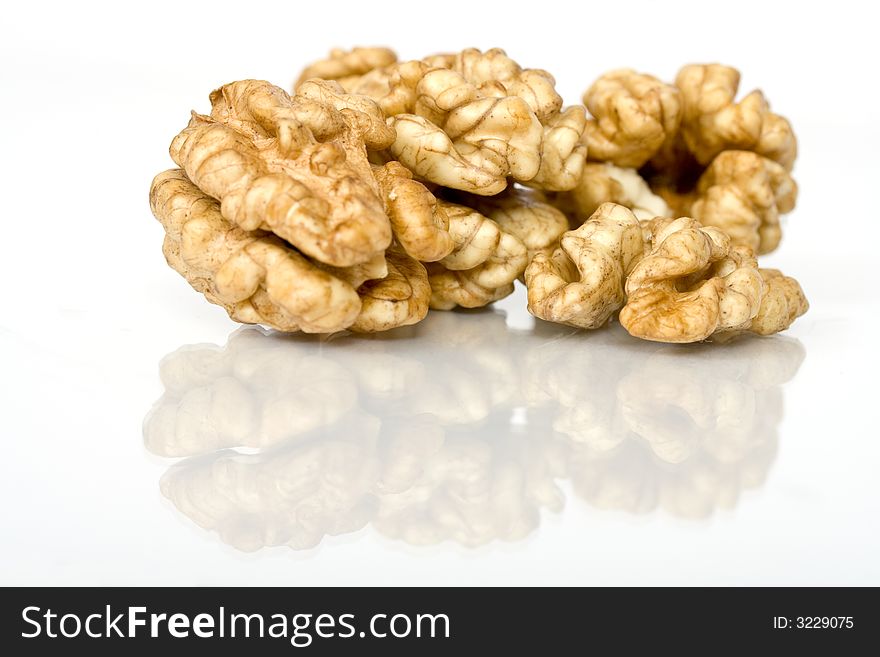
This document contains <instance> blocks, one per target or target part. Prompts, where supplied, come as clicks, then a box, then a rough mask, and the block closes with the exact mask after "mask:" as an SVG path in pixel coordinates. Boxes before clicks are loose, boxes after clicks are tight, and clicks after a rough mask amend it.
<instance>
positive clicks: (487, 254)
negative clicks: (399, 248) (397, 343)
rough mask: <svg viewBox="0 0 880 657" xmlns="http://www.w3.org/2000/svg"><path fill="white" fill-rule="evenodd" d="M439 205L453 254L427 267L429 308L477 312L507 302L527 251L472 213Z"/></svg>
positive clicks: (523, 264)
mask: <svg viewBox="0 0 880 657" xmlns="http://www.w3.org/2000/svg"><path fill="white" fill-rule="evenodd" d="M440 203H441V205H442V206H443V207H444V209H445V210H446V214H447V216H448V217H449V233H450V235H452V238H453V240H454V241H455V248H454V249H453V251H452V253H450V254H449V255H448V256H446V257H445V258H443V259H442V260H440V261H439V262H436V263H428V265H427V268H428V280H429V281H430V283H431V308H436V309H439V310H449V309H452V308H454V307H455V306H462V307H464V308H479V307H482V306H485V305H487V304H489V303H492V302H493V301H497V300H499V299H503V298H504V297H506V296H508V295H509V294H510V293H511V292H513V281H515V280H516V279H517V277H518V276H519V275H520V274H522V272H523V270H524V269H525V267H526V265H527V264H528V250H527V249H526V246H525V245H524V244H523V243H522V242H521V241H520V240H519V239H518V238H517V237H516V236H514V235H513V234H512V233H510V232H507V231H506V230H502V229H501V227H499V225H498V224H497V223H495V222H494V221H492V220H491V219H489V218H487V217H485V216H484V215H482V214H480V213H479V212H477V211H476V210H473V209H471V208H468V207H465V206H463V205H457V204H455V203H449V202H447V201H441V202H440Z"/></svg>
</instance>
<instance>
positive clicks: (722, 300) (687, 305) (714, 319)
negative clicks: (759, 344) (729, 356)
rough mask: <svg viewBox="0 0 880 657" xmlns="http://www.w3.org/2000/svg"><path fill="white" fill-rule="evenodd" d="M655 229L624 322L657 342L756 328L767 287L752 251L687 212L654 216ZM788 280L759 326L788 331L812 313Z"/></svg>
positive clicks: (630, 282)
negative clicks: (798, 319) (679, 215)
mask: <svg viewBox="0 0 880 657" xmlns="http://www.w3.org/2000/svg"><path fill="white" fill-rule="evenodd" d="M649 229H650V231H651V233H652V248H651V251H650V253H648V254H647V255H646V256H645V257H644V258H643V259H642V260H641V261H640V262H639V263H638V264H637V265H636V266H635V267H634V268H633V270H632V272H631V273H630V275H629V277H628V278H627V281H626V292H627V296H628V298H627V303H626V305H625V306H624V307H623V309H622V310H621V311H620V323H621V324H622V325H623V326H624V327H625V328H626V330H627V331H629V332H630V333H631V334H632V335H634V336H636V337H639V338H643V339H646V340H655V341H658V342H696V341H699V340H704V339H706V338H708V337H709V336H711V335H712V334H714V333H716V332H735V331H746V330H752V328H753V321H754V320H755V318H756V317H757V316H759V315H760V314H761V309H762V302H763V301H764V299H765V296H766V291H767V286H768V284H767V283H766V282H765V277H766V274H765V275H762V273H761V272H760V271H759V270H758V266H757V262H756V261H755V258H754V255H753V254H752V252H751V251H750V250H749V249H748V248H746V247H740V246H735V247H732V246H731V244H730V238H729V237H728V236H727V235H725V234H724V233H723V232H721V231H720V230H718V229H717V228H713V227H706V228H704V227H702V226H701V225H700V224H699V222H697V221H696V220H694V219H690V218H686V217H685V218H681V219H674V220H673V219H655V220H653V221H651V222H650V225H649ZM785 280H786V281H787V282H786V283H785V285H780V284H778V283H777V284H775V285H776V293H775V294H774V300H773V301H772V302H771V301H770V300H769V299H768V305H767V307H766V308H765V309H764V315H763V316H764V318H763V319H762V320H761V321H760V322H759V323H757V324H755V326H754V328H755V329H757V330H758V331H760V332H766V330H767V329H769V328H775V329H776V330H782V329H783V328H787V327H788V325H789V324H790V323H791V322H792V321H793V320H794V319H795V317H797V316H798V315H799V314H802V313H803V312H804V311H805V310H806V300H805V299H803V293H802V292H801V291H800V286H798V285H797V283H795V282H794V281H793V279H785ZM789 281H790V282H789ZM801 299H803V301H802V302H801ZM783 300H785V301H786V303H782V301H783ZM788 302H790V303H788ZM786 322H787V323H786Z"/></svg>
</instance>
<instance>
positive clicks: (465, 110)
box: [338, 48, 586, 196]
mask: <svg viewBox="0 0 880 657" xmlns="http://www.w3.org/2000/svg"><path fill="white" fill-rule="evenodd" d="M353 54H354V53H350V54H349V56H353ZM338 58H341V59H344V58H345V55H339V56H338ZM554 86H555V80H554V79H553V76H551V75H550V74H549V73H547V72H546V71H542V70H538V69H523V68H522V67H520V66H519V65H518V64H517V63H516V62H515V61H513V60H512V59H510V58H509V57H508V56H507V55H506V53H505V52H504V51H503V50H501V49H498V48H495V49H492V50H487V51H486V52H481V51H479V50H477V49H474V48H469V49H466V50H463V51H462V52H460V53H457V54H454V55H453V54H450V55H437V56H433V57H427V58H425V59H423V60H415V61H408V62H398V63H394V64H391V65H387V66H377V67H376V68H374V69H373V70H372V71H369V72H367V73H366V74H365V75H363V76H362V78H361V79H360V80H354V81H352V80H349V81H347V89H348V90H349V91H351V92H354V93H359V94H365V95H367V96H370V97H371V98H373V99H374V100H376V101H377V102H378V104H379V106H380V107H381V108H382V109H383V111H384V112H385V113H386V115H387V116H388V117H389V119H388V123H389V125H390V126H392V127H393V128H395V130H396V133H397V137H396V139H395V141H394V143H392V144H391V146H390V149H389V150H390V153H391V155H392V156H393V157H394V159H396V160H399V161H400V162H401V163H402V164H404V165H405V166H406V167H407V168H409V169H410V170H411V171H413V173H415V174H416V175H417V176H419V177H420V178H422V179H424V180H427V181H430V182H432V183H436V184H440V185H444V186H446V187H450V188H453V189H459V190H463V191H467V192H471V193H474V194H481V195H486V196H491V195H493V194H497V193H499V192H501V191H502V190H503V189H504V188H505V187H506V186H507V178H508V177H510V178H513V179H514V180H517V181H520V182H529V183H530V184H531V185H533V186H536V187H540V188H543V189H551V190H557V189H570V188H571V187H573V186H574V185H575V183H576V182H577V180H578V178H579V177H580V172H581V168H582V166H583V163H584V158H585V156H586V147H585V145H584V144H582V142H581V136H582V134H583V131H584V127H585V120H586V119H585V115H584V111H583V108H580V107H569V108H567V109H563V108H562V98H561V97H560V96H559V94H557V93H556V91H555V88H554Z"/></svg>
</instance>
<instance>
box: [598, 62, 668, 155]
mask: <svg viewBox="0 0 880 657" xmlns="http://www.w3.org/2000/svg"><path fill="white" fill-rule="evenodd" d="M583 100H584V105H586V106H587V109H588V110H590V113H591V114H592V115H593V116H594V117H595V118H593V119H590V120H588V121H587V125H586V131H585V132H584V139H585V140H586V142H587V147H588V153H589V156H590V158H591V159H593V160H599V161H602V162H611V163H613V164H615V165H617V166H619V167H626V168H638V167H641V166H642V165H644V164H645V163H646V162H648V160H650V159H651V158H652V157H653V156H654V154H655V153H657V151H658V150H660V148H661V147H662V146H663V144H664V143H665V142H667V141H669V140H671V139H672V138H674V136H675V134H676V132H677V131H678V125H679V122H680V120H681V102H680V99H679V92H678V89H676V88H675V87H674V86H672V85H670V84H665V83H663V82H661V81H660V80H658V79H657V78H655V77H653V76H651V75H645V74H643V73H637V72H635V71H633V70H632V69H618V70H615V71H610V72H608V73H606V74H605V75H603V76H602V77H600V78H599V79H598V80H596V81H595V82H594V83H593V85H592V86H591V87H590V88H589V89H588V90H587V91H586V93H585V94H584V99H583Z"/></svg>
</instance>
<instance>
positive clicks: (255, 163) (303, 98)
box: [171, 80, 394, 267]
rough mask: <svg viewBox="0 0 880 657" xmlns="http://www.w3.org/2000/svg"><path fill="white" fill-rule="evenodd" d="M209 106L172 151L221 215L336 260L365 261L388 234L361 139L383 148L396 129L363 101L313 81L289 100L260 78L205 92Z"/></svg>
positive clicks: (366, 144)
mask: <svg viewBox="0 0 880 657" xmlns="http://www.w3.org/2000/svg"><path fill="white" fill-rule="evenodd" d="M211 105H212V107H211V114H210V116H202V115H199V114H196V113H193V116H192V120H191V121H190V124H189V127H187V128H186V129H185V130H184V131H183V132H181V133H180V134H179V135H178V136H177V137H176V138H175V139H174V141H173V143H172V145H171V157H172V159H173V160H174V161H175V162H176V163H177V165H178V166H180V167H181V168H182V169H183V170H184V171H186V173H187V176H188V177H189V178H190V180H192V182H193V183H195V184H196V185H197V186H198V187H199V188H200V189H201V190H202V191H203V192H205V193H206V194H207V195H209V196H211V197H213V198H215V199H217V200H218V201H220V202H221V212H222V214H223V216H224V217H225V218H226V219H228V220H229V221H231V222H232V223H234V224H236V225H237V226H238V227H240V228H242V229H244V230H246V231H253V230H258V229H259V230H266V231H271V232H273V233H275V234H276V235H277V236H278V237H281V238H283V239H285V240H286V241H288V242H289V243H290V244H292V245H293V246H295V247H296V248H297V249H298V250H300V251H301V252H302V253H304V254H306V255H308V256H310V257H313V258H315V259H316V260H318V261H320V262H323V263H326V264H328V265H332V266H336V267H348V266H352V265H357V264H360V263H364V262H367V261H369V260H370V259H372V258H375V257H376V255H377V254H380V253H382V252H383V251H384V250H385V249H386V248H387V247H388V246H389V244H390V242H391V226H390V223H389V220H388V217H387V216H386V214H385V210H384V207H383V203H382V200H381V198H380V197H379V191H378V186H377V184H376V181H375V180H374V179H373V175H372V171H371V169H370V164H369V162H368V160H367V153H366V147H370V148H375V149H382V148H386V147H387V146H388V145H389V144H390V143H391V142H392V141H393V139H394V131H393V130H392V129H390V128H389V127H388V126H386V125H385V121H384V117H383V115H382V112H381V110H379V108H378V107H377V106H376V104H375V103H374V102H373V101H371V100H370V99H368V98H366V97H363V96H352V95H349V94H346V93H345V92H344V91H343V90H342V87H340V86H339V85H338V84H336V83H335V82H326V81H321V80H311V81H309V82H306V83H304V84H302V85H300V87H299V89H298V93H297V95H296V96H294V97H293V98H291V97H290V96H288V95H287V94H286V93H285V92H284V91H283V90H281V89H279V88H278V87H275V86H273V85H271V84H269V83H268V82H262V81H257V80H244V81H240V82H233V83H231V84H228V85H225V86H223V87H221V88H220V89H217V90H216V91H214V92H213V93H212V94H211Z"/></svg>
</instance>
